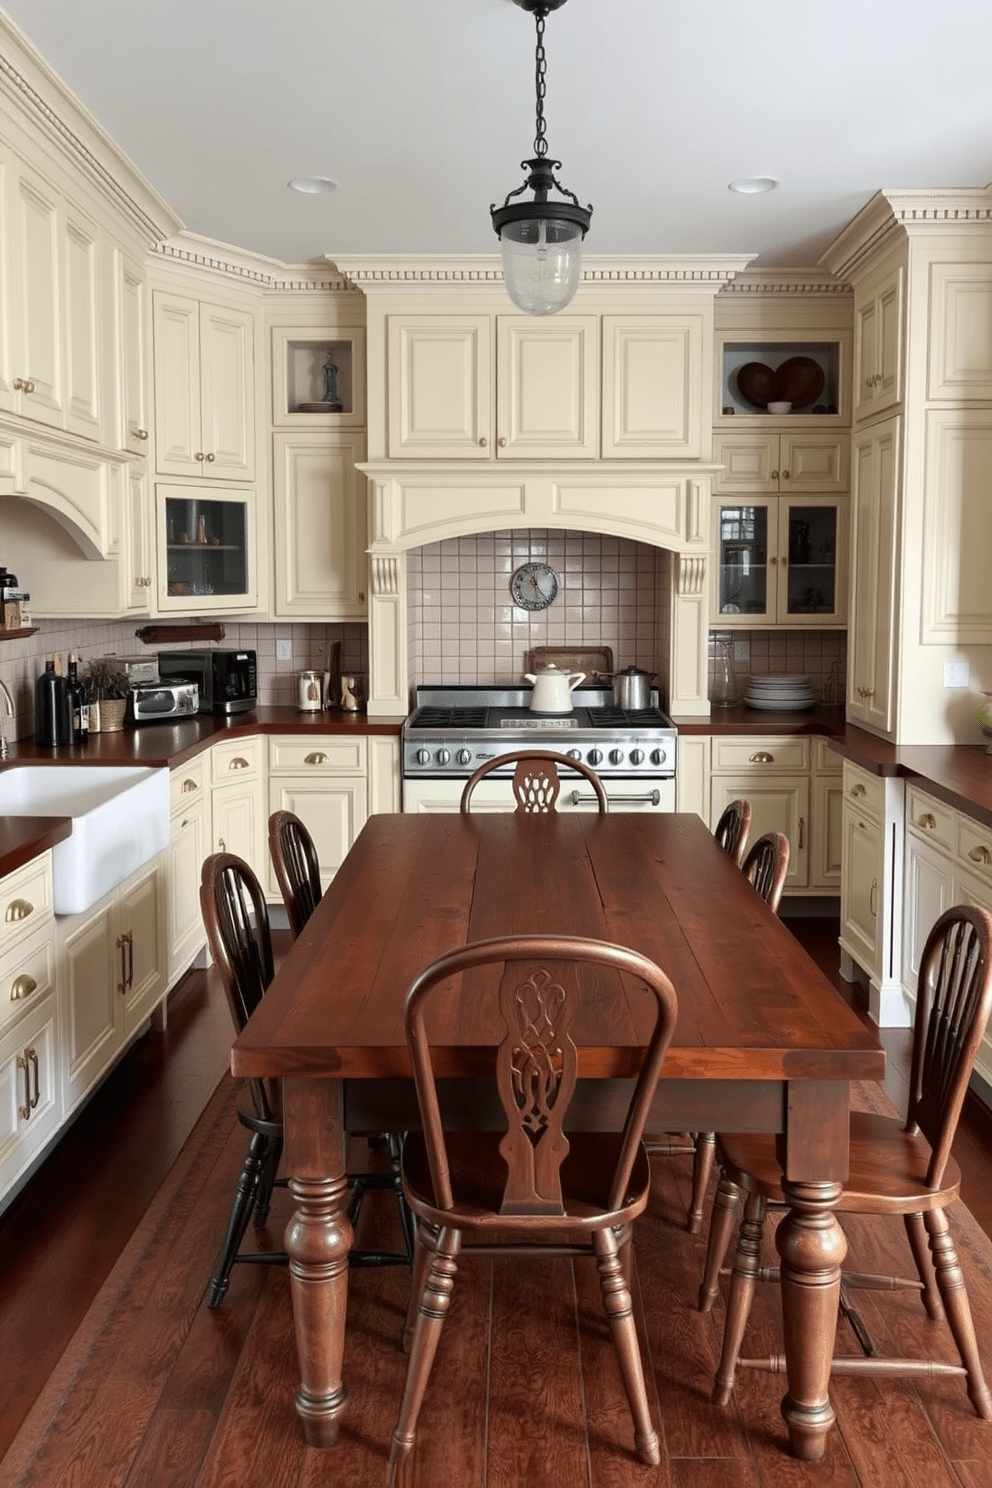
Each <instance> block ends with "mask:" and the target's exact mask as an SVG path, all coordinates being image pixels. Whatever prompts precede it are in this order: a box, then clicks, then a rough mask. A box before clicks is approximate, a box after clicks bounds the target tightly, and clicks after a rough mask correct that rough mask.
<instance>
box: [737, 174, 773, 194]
mask: <svg viewBox="0 0 992 1488" xmlns="http://www.w3.org/2000/svg"><path fill="white" fill-rule="evenodd" d="M779 184H780V183H779V182H778V181H776V179H775V177H774V176H745V177H744V178H743V179H742V180H740V181H731V183H730V185H729V186H728V187H727V190H728V191H737V192H739V193H740V195H741V196H758V195H759V194H760V193H761V192H762V191H774V190H775V187H776V186H778V185H779Z"/></svg>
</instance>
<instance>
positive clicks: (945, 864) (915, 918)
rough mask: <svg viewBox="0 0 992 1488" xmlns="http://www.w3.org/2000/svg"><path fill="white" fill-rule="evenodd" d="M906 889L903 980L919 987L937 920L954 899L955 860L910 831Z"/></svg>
mask: <svg viewBox="0 0 992 1488" xmlns="http://www.w3.org/2000/svg"><path fill="white" fill-rule="evenodd" d="M906 843H907V847H906V878H905V884H904V888H903V896H904V897H903V908H904V920H903V923H904V926H905V932H904V939H903V982H904V983H905V984H906V986H908V987H909V988H910V990H911V991H915V990H916V984H917V980H918V978H919V972H920V957H921V956H922V954H923V947H924V945H925V944H926V938H927V936H928V935H929V934H930V931H931V930H932V929H933V926H934V922H935V921H936V920H937V919H939V917H940V916H941V915H942V914H943V913H944V910H945V909H949V908H950V906H951V903H952V902H953V896H952V884H951V879H952V871H951V863H950V860H949V859H948V858H945V857H944V856H943V855H942V854H941V853H937V852H934V850H933V849H932V848H931V847H930V846H929V845H928V844H927V843H925V842H920V841H919V840H918V839H917V838H915V837H913V836H910V835H909V834H907V838H906Z"/></svg>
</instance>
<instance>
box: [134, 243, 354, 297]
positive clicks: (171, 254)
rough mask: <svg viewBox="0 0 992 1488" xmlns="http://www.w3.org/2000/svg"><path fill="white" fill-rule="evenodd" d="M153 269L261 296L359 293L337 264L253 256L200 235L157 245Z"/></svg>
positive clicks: (248, 251) (153, 257)
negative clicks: (233, 286)
mask: <svg viewBox="0 0 992 1488" xmlns="http://www.w3.org/2000/svg"><path fill="white" fill-rule="evenodd" d="M149 263H150V265H152V266H156V265H161V266H163V267H164V266H165V265H169V266H171V267H174V268H177V269H183V270H184V271H186V272H193V273H197V274H201V275H203V276H204V277H205V278H209V279H212V280H217V279H223V280H225V281H227V282H228V283H232V282H234V283H237V284H239V285H241V287H242V288H246V289H254V290H257V291H259V292H260V293H269V292H271V293H278V294H294V293H295V294H318V293H326V294H354V295H357V293H358V290H357V287H356V286H355V285H353V284H352V283H351V282H350V280H349V279H347V278H346V277H345V276H344V275H343V274H340V273H338V272H336V271H335V269H334V267H333V265H331V264H330V263H327V262H324V261H323V260H322V261H321V262H319V263H312V264H285V263H280V262H279V260H278V259H272V258H266V257H264V256H263V255H262V254H259V253H252V252H251V250H250V249H248V248H238V247H236V246H235V244H233V243H218V242H216V241H215V240H214V239H213V238H204V237H201V236H199V235H198V234H196V233H188V232H182V233H177V234H175V235H174V236H172V237H170V238H167V239H165V240H164V241H163V242H159V243H156V244H155V245H154V247H153V248H152V250H151V254H150V257H149Z"/></svg>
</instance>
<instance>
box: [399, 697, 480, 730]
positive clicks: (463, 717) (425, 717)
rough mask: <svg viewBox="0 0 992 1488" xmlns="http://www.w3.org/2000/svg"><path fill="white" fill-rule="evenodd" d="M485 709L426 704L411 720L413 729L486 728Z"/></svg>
mask: <svg viewBox="0 0 992 1488" xmlns="http://www.w3.org/2000/svg"><path fill="white" fill-rule="evenodd" d="M486 713H487V709H485V708H443V707H440V706H435V705H433V704H431V703H425V704H424V706H423V707H422V708H418V709H417V711H416V713H415V714H414V716H413V718H412V719H411V720H410V727H411V728H425V729H443V728H458V729H466V728H485V726H486Z"/></svg>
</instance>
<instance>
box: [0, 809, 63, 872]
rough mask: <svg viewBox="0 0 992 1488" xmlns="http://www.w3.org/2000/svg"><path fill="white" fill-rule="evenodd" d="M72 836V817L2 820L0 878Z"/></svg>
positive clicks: (0, 828) (12, 817)
mask: <svg viewBox="0 0 992 1488" xmlns="http://www.w3.org/2000/svg"><path fill="white" fill-rule="evenodd" d="M71 832H72V817H71V816H0V878H2V877H4V876H5V875H6V874H8V873H13V871H14V869H15V868H20V866H21V864H22V863H30V861H31V859H32V858H36V857H38V856H39V854H40V853H43V852H47V851H48V849H49V848H50V847H54V846H55V844H56V843H57V842H64V841H65V839H66V838H67V837H68V836H69V834H70V833H71Z"/></svg>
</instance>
